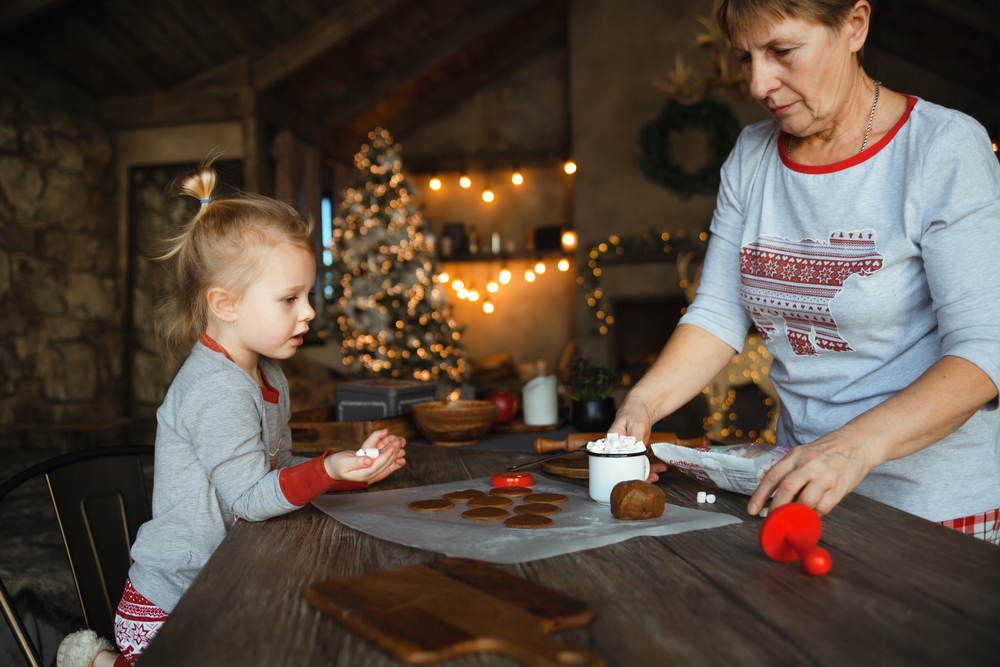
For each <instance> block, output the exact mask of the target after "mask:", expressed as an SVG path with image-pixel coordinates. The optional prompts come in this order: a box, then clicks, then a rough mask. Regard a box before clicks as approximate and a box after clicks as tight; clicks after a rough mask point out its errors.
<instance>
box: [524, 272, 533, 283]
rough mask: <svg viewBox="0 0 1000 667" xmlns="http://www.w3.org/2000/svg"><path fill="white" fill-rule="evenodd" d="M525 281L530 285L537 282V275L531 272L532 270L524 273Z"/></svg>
mask: <svg viewBox="0 0 1000 667" xmlns="http://www.w3.org/2000/svg"><path fill="white" fill-rule="evenodd" d="M524 279H525V280H527V281H528V282H529V283H533V282H535V274H534V273H532V272H531V269H528V270H527V271H525V272H524Z"/></svg>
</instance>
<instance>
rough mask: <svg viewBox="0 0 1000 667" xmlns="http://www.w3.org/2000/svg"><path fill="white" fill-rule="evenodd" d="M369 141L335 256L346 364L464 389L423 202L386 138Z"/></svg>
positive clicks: (334, 302)
mask: <svg viewBox="0 0 1000 667" xmlns="http://www.w3.org/2000/svg"><path fill="white" fill-rule="evenodd" d="M368 138H369V142H368V143H366V144H364V145H362V146H361V150H360V151H358V153H357V154H356V155H355V156H354V166H355V168H356V170H355V172H354V175H353V177H352V179H351V183H350V185H349V186H348V187H347V189H346V190H344V192H343V197H342V199H343V201H342V202H341V204H340V211H339V214H338V215H337V217H336V218H335V219H334V221H333V224H334V227H333V240H332V242H331V248H330V250H331V255H332V259H333V263H332V265H331V267H330V269H329V270H328V271H329V273H328V275H329V276H331V279H330V281H329V285H328V289H327V290H326V296H327V299H328V302H329V303H330V305H331V307H332V309H333V310H334V312H335V314H336V321H337V324H338V325H339V329H340V332H341V335H342V336H343V344H342V350H343V354H344V363H345V364H347V365H348V366H351V367H353V368H358V369H360V368H362V367H363V368H367V369H369V370H372V371H375V372H377V373H385V374H390V375H392V376H393V377H414V378H417V379H420V380H436V381H448V382H450V383H454V384H460V383H461V382H462V379H463V375H464V373H465V359H464V358H463V352H462V349H461V347H460V345H459V339H460V337H461V332H460V331H459V329H458V328H457V323H456V322H455V320H454V319H452V317H451V315H450V312H449V309H448V304H447V302H446V300H445V290H444V289H443V286H442V285H440V284H438V282H437V280H436V276H437V274H438V271H437V263H436V261H435V258H434V248H433V246H432V245H431V242H430V240H429V239H428V238H427V235H426V234H425V232H424V220H423V216H422V214H421V212H420V202H419V199H418V194H417V192H416V189H415V188H414V187H413V186H412V185H411V184H410V183H409V181H408V180H407V178H406V176H405V175H404V174H403V170H402V167H403V164H402V158H401V155H400V147H399V146H398V145H395V144H394V143H393V140H392V137H390V136H389V133H388V132H387V131H386V130H383V129H377V130H375V131H374V132H371V133H369V135H368Z"/></svg>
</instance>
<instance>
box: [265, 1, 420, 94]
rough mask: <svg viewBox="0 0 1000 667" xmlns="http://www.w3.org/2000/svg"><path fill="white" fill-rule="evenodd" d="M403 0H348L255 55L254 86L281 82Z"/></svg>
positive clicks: (400, 3)
mask: <svg viewBox="0 0 1000 667" xmlns="http://www.w3.org/2000/svg"><path fill="white" fill-rule="evenodd" d="M403 2H405V0H348V2H345V3H344V4H343V5H341V6H339V7H338V8H337V9H336V10H334V11H333V12H332V13H331V14H329V15H328V16H326V17H325V18H323V19H322V20H320V21H317V22H316V23H314V24H313V25H312V26H310V27H309V28H308V29H307V30H304V31H303V32H302V33H301V34H299V35H296V36H295V38H294V39H292V40H290V41H288V42H286V43H285V44H283V45H281V46H279V47H278V48H276V49H274V50H273V51H271V52H270V53H268V54H267V55H265V56H263V57H260V58H257V59H256V60H255V61H254V62H253V64H252V66H251V73H252V77H253V86H254V88H255V89H257V90H260V91H262V90H267V89H268V88H271V87H272V86H274V85H276V84H278V83H280V82H281V81H283V80H284V79H285V78H287V77H288V76H289V75H291V74H293V73H294V72H296V71H298V70H299V69H301V68H302V67H304V66H305V65H307V64H309V63H310V62H312V61H313V60H314V59H315V58H317V57H319V56H320V55H322V54H323V53H324V52H325V51H328V50H329V49H331V48H333V47H335V46H336V45H338V44H340V43H341V42H343V41H345V40H347V39H349V38H350V37H352V36H353V35H355V34H356V33H357V32H358V31H360V30H363V29H365V28H367V27H368V26H370V25H372V24H373V23H375V22H376V21H378V20H379V19H381V18H382V17H384V16H385V15H386V14H387V13H388V12H390V11H392V10H394V9H396V8H397V7H399V6H400V5H402V4H403Z"/></svg>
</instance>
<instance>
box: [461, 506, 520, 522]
mask: <svg viewBox="0 0 1000 667" xmlns="http://www.w3.org/2000/svg"><path fill="white" fill-rule="evenodd" d="M509 516H510V512H508V511H507V510H502V509H500V508H499V507H477V508H476V509H474V510H465V511H464V512H462V518H463V519H469V520H471V521H496V520H497V519H506V518H507V517H509Z"/></svg>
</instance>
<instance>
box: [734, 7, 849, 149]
mask: <svg viewBox="0 0 1000 667" xmlns="http://www.w3.org/2000/svg"><path fill="white" fill-rule="evenodd" d="M852 28H853V26H852V24H851V22H850V21H848V22H847V23H846V24H845V25H844V27H843V28H842V29H839V30H837V31H831V30H830V29H829V28H827V27H826V26H823V25H821V24H819V23H815V22H812V21H805V20H803V19H798V18H785V19H781V20H779V21H778V22H777V23H775V24H774V25H767V24H765V23H763V22H762V23H760V24H758V25H757V26H756V27H755V28H753V29H750V30H747V34H740V35H734V36H733V54H734V55H735V56H736V58H737V59H738V60H739V61H740V64H741V65H742V68H743V78H744V79H746V82H747V84H748V85H749V87H750V94H751V95H752V96H753V98H754V99H755V100H757V102H758V103H759V104H760V105H761V106H762V107H764V109H766V110H767V112H768V113H770V114H771V116H772V117H773V118H774V119H775V120H776V121H777V122H778V126H779V127H781V129H782V130H784V131H785V132H786V133H789V134H793V135H795V136H798V137H807V136H809V135H812V134H815V133H817V132H821V131H823V130H826V129H829V128H830V127H831V126H832V124H834V123H835V122H836V121H837V120H838V116H839V115H841V114H842V112H843V110H844V107H845V104H846V102H847V100H848V96H849V93H850V92H851V90H852V88H851V86H852V85H853V84H854V82H855V78H856V76H857V73H858V66H857V63H856V61H855V60H854V58H853V57H852V53H853V52H854V51H857V50H858V48H860V45H858V44H855V42H856V41H857V39H856V37H855V35H854V31H853V30H852ZM863 43H864V40H863V38H862V40H861V44H863Z"/></svg>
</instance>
